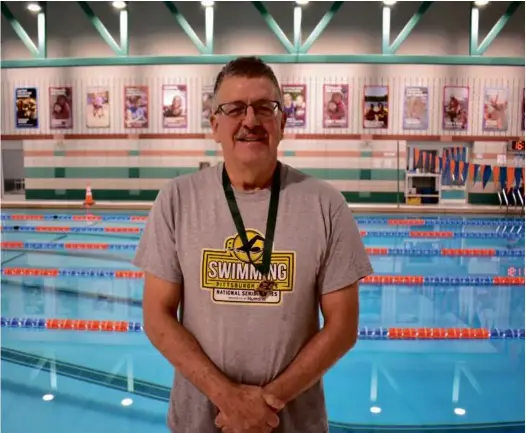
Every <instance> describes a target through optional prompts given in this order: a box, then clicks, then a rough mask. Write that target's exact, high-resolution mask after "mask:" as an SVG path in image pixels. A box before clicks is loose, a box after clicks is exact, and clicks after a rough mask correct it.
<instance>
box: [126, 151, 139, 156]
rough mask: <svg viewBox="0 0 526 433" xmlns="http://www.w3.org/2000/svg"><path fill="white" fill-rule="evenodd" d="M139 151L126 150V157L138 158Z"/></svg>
mask: <svg viewBox="0 0 526 433" xmlns="http://www.w3.org/2000/svg"><path fill="white" fill-rule="evenodd" d="M140 152H141V151H140V150H128V156H139V155H140Z"/></svg>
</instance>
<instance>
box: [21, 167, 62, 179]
mask: <svg viewBox="0 0 526 433" xmlns="http://www.w3.org/2000/svg"><path fill="white" fill-rule="evenodd" d="M24 174H25V176H26V179H31V178H34V179H50V178H54V177H56V176H55V167H25V168H24Z"/></svg>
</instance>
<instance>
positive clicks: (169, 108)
mask: <svg viewBox="0 0 526 433" xmlns="http://www.w3.org/2000/svg"><path fill="white" fill-rule="evenodd" d="M187 113H188V97H187V88H186V85H185V84H166V85H164V86H163V128H186V127H187V124H188V114H187Z"/></svg>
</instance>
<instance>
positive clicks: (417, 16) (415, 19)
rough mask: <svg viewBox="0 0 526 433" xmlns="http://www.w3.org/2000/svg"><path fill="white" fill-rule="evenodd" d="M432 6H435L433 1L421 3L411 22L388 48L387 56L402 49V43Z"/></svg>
mask: <svg viewBox="0 0 526 433" xmlns="http://www.w3.org/2000/svg"><path fill="white" fill-rule="evenodd" d="M432 4H433V2H432V1H425V2H422V3H421V5H420V7H419V8H418V10H417V11H416V12H415V14H414V15H413V16H412V17H411V18H410V20H409V21H408V22H407V24H406V25H405V27H404V28H403V29H402V30H401V31H400V33H399V34H398V36H397V37H396V39H395V40H394V41H393V43H392V44H391V45H390V46H389V47H388V49H387V52H386V53H385V54H395V53H396V52H397V51H398V49H399V48H400V45H402V43H403V42H404V41H405V40H406V39H407V37H408V36H409V35H410V34H411V32H412V31H413V29H414V28H415V26H416V25H417V24H418V23H419V22H420V20H421V19H422V17H423V16H424V14H425V13H426V12H427V10H428V9H429V8H430V7H431V5H432ZM389 37H390V36H389Z"/></svg>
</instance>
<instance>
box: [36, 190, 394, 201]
mask: <svg viewBox="0 0 526 433" xmlns="http://www.w3.org/2000/svg"><path fill="white" fill-rule="evenodd" d="M61 191H62V192H64V194H59V193H58V190H54V189H26V199H27V200H77V201H82V200H84V195H85V193H86V191H85V190H83V189H67V190H61ZM158 192H159V191H158V190H153V189H148V190H139V191H137V190H133V191H132V190H118V189H117V190H116V189H104V190H100V189H99V190H97V189H94V190H93V196H94V197H95V200H99V201H106V200H118V201H153V200H155V198H156V197H157V194H158ZM341 193H342V194H343V196H344V197H345V198H346V199H347V201H348V202H349V203H403V201H404V194H403V193H396V192H365V193H364V192H363V191H361V192H358V191H342V192H341Z"/></svg>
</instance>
